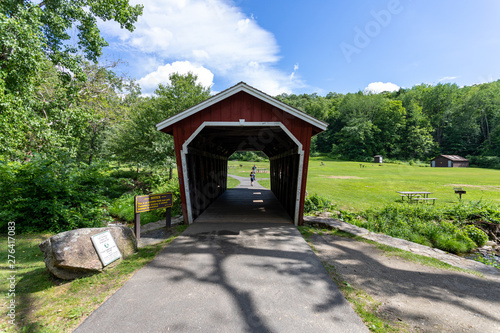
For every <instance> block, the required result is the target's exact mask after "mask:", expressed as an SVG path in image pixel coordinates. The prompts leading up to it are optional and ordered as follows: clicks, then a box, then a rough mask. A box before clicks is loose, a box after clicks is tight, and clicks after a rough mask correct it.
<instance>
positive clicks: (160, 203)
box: [134, 193, 172, 214]
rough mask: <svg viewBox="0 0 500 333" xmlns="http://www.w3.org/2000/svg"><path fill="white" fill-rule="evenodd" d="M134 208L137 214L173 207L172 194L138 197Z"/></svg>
mask: <svg viewBox="0 0 500 333" xmlns="http://www.w3.org/2000/svg"><path fill="white" fill-rule="evenodd" d="M134 207H135V213H136V214H137V213H144V212H149V211H150V210H155V209H161V208H168V207H172V193H161V194H150V195H137V196H136V197H135V205H134Z"/></svg>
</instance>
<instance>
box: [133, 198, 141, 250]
mask: <svg viewBox="0 0 500 333" xmlns="http://www.w3.org/2000/svg"><path fill="white" fill-rule="evenodd" d="M134 231H135V238H136V239H137V240H139V239H141V213H137V195H136V196H135V197H134Z"/></svg>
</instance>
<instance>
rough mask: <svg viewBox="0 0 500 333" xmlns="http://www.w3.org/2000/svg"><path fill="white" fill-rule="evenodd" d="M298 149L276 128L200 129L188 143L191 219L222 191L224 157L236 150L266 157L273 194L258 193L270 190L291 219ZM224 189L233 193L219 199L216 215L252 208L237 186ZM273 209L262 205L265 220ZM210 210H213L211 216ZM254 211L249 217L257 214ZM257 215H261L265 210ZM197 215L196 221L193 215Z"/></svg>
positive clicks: (295, 189) (269, 216)
mask: <svg viewBox="0 0 500 333" xmlns="http://www.w3.org/2000/svg"><path fill="white" fill-rule="evenodd" d="M299 150H300V149H299V147H298V145H297V144H296V143H295V142H294V140H293V139H292V138H291V137H290V136H289V135H288V133H286V132H285V131H284V130H283V129H282V128H281V127H279V126H207V127H205V128H203V129H202V130H201V131H200V132H199V133H198V134H197V135H196V137H195V138H193V140H192V141H191V142H190V143H189V144H188V146H187V154H186V167H187V173H188V177H189V196H190V201H191V212H192V218H193V220H195V221H197V222H199V221H202V220H203V219H207V216H208V215H207V214H205V217H204V218H203V219H201V217H202V216H203V212H204V211H205V210H206V209H207V208H208V207H209V206H211V205H212V204H213V203H214V202H215V201H216V200H217V199H218V198H219V197H221V195H223V194H224V192H225V191H226V189H227V188H226V183H227V161H228V158H229V157H230V156H231V155H232V154H233V153H234V152H236V151H262V152H264V153H265V154H266V155H267V156H268V157H269V160H270V177H271V191H272V193H267V192H266V191H265V190H263V191H261V192H262V193H266V197H269V196H268V195H267V194H270V195H272V194H274V195H273V197H274V196H275V197H276V199H277V202H279V203H280V204H281V206H282V208H280V209H281V210H283V211H284V212H286V214H287V215H288V217H286V221H287V222H290V221H293V220H294V218H295V214H297V213H296V206H297V205H298V200H297V188H298V179H299V178H298V177H299V169H300V156H301V155H300V152H299ZM249 171H250V170H249ZM240 190H241V189H240ZM228 192H231V194H229V193H228V194H224V195H225V197H224V198H221V201H219V202H218V203H217V205H220V206H215V207H219V209H220V213H215V214H225V215H226V216H230V215H231V214H234V213H236V212H238V211H240V212H243V211H244V209H243V208H244V207H247V206H248V207H255V205H254V204H255V203H254V202H253V199H252V202H251V204H250V205H248V203H249V202H248V200H247V199H242V198H243V197H242V195H243V194H244V192H243V191H240V192H238V191H237V190H236V189H235V190H232V191H228ZM256 192H257V191H256ZM247 193H249V192H247ZM262 193H261V195H262V196H263V194H262ZM252 196H258V195H256V194H251V195H250V197H252ZM230 198H232V201H231V203H229V201H227V200H229V199H230ZM255 200H259V199H255ZM266 200H268V199H266ZM268 201H270V200H268ZM245 205H246V206H245ZM261 206H262V205H261ZM273 211H274V208H271V206H268V207H267V208H262V209H260V212H261V213H263V212H265V213H266V214H265V216H266V218H271V215H273V213H271V212H273ZM213 212H214V211H213V210H212V214H214V213H213ZM231 212H232V213H231ZM258 212H259V209H257V210H256V211H254V213H258ZM238 215H239V216H240V218H239V220H241V217H242V214H239V213H238ZM258 215H259V214H254V215H252V216H253V217H254V218H258V217H257V216H258ZM213 216H214V215H213ZM260 216H261V217H263V216H264V214H260ZM280 216H281V215H280ZM198 217H200V219H197V218H198ZM219 217H220V216H219ZM280 218H283V217H282V216H281V217H280Z"/></svg>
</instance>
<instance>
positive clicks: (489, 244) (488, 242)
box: [485, 241, 497, 247]
mask: <svg viewBox="0 0 500 333" xmlns="http://www.w3.org/2000/svg"><path fill="white" fill-rule="evenodd" d="M485 245H487V246H493V247H494V246H497V243H495V242H493V241H487V242H486V244H485Z"/></svg>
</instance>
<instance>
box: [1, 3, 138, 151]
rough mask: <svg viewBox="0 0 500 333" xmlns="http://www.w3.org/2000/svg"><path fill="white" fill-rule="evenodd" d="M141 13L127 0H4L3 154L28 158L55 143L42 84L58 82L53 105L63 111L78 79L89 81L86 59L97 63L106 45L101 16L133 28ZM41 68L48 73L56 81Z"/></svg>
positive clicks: (2, 57)
mask: <svg viewBox="0 0 500 333" xmlns="http://www.w3.org/2000/svg"><path fill="white" fill-rule="evenodd" d="M141 13H142V6H140V5H137V6H130V5H129V4H128V0H116V1H115V0H106V1H100V0H45V1H41V2H39V1H28V0H26V1H19V0H4V1H1V2H0V92H1V94H0V120H1V121H2V124H5V126H3V128H2V129H1V131H0V140H1V141H0V146H1V147H2V148H1V150H0V157H1V156H3V157H4V158H9V159H26V158H29V156H31V154H32V153H33V152H35V151H40V150H41V148H40V147H46V146H50V145H51V144H52V143H53V141H54V139H53V138H52V137H51V133H53V130H52V127H54V126H53V125H57V124H55V123H54V122H51V121H50V120H49V119H48V118H49V117H48V114H47V110H48V109H46V108H45V107H47V106H48V103H45V102H46V101H48V100H47V99H45V101H44V100H43V99H42V102H43V103H40V96H39V95H38V96H37V93H39V92H40V87H43V86H45V87H46V86H47V84H48V86H52V87H54V91H49V93H50V94H51V96H52V97H58V98H60V99H58V100H56V101H55V104H59V105H54V103H53V104H52V105H50V109H51V110H52V111H54V110H56V109H58V108H59V109H60V110H62V109H61V106H62V105H64V104H66V105H68V103H67V102H68V99H70V98H75V97H76V95H77V93H78V91H77V88H76V87H75V86H76V85H77V83H78V82H82V81H84V80H85V72H84V59H88V60H90V61H92V62H97V60H98V58H99V56H101V54H102V48H103V47H104V46H106V45H107V43H106V41H105V40H104V39H103V38H102V37H101V36H100V34H99V29H98V28H97V19H98V18H100V19H102V20H105V21H106V20H114V21H116V22H118V23H119V24H120V25H121V27H122V28H125V29H127V30H129V31H132V30H133V28H134V26H133V24H134V23H135V22H136V20H137V17H138V16H139V15H140V14H141ZM73 28H74V29H76V30H77V31H78V39H77V43H76V45H72V44H71V43H69V40H70V34H69V31H71V30H72V29H73ZM41 73H50V74H51V75H49V78H50V79H51V80H52V82H47V77H46V76H43V75H40V74H41ZM52 74H56V75H52ZM56 76H57V79H56V78H55V77H56ZM40 106H42V107H41V108H40ZM37 107H38V108H37ZM64 111H65V112H70V111H69V110H64ZM62 119H64V120H68V119H71V115H69V116H66V117H62V118H61V119H60V120H62ZM59 124H61V125H62V124H63V122H60V123H59ZM51 126H52V127H51ZM55 141H57V140H55ZM26 145H29V147H27V148H26Z"/></svg>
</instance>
